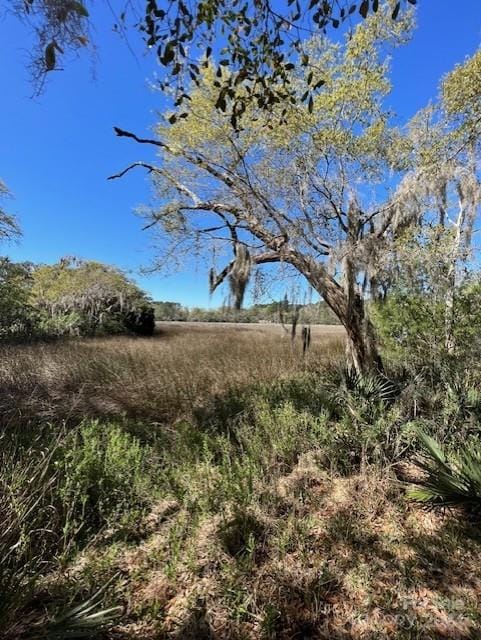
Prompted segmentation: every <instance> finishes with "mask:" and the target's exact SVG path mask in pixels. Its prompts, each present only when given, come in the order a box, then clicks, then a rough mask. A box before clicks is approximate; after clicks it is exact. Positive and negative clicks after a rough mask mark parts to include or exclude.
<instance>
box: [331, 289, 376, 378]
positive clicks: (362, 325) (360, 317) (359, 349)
mask: <svg viewBox="0 0 481 640" xmlns="http://www.w3.org/2000/svg"><path fill="white" fill-rule="evenodd" d="M341 321H342V323H343V325H344V327H345V329H346V334H347V337H346V359H347V366H348V368H349V369H353V370H354V371H356V372H357V373H363V372H366V371H373V370H377V371H382V369H383V365H382V360H381V356H380V354H379V350H378V347H377V341H376V337H375V334H374V327H373V326H372V323H371V321H370V319H369V317H368V315H367V313H366V308H365V303H364V300H363V299H362V298H361V297H360V296H358V298H357V300H356V303H355V308H354V309H352V310H351V312H350V314H349V317H346V318H341Z"/></svg>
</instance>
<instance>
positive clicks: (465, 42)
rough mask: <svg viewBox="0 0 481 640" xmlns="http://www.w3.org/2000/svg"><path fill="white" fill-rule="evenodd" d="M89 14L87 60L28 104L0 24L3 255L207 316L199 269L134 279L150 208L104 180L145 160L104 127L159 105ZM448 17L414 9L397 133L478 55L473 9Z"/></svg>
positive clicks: (104, 14) (13, 42) (397, 64)
mask: <svg viewBox="0 0 481 640" xmlns="http://www.w3.org/2000/svg"><path fill="white" fill-rule="evenodd" d="M93 4H94V5H96V9H95V12H94V13H93V14H92V17H93V21H94V23H95V25H96V28H95V32H94V34H93V36H94V40H95V43H96V45H97V55H96V57H95V59H92V58H91V57H89V56H82V57H81V58H79V59H74V60H72V61H71V62H70V63H69V64H68V65H67V66H66V70H65V71H63V72H58V73H55V74H51V77H50V79H49V82H48V84H47V87H46V90H45V91H44V93H43V94H42V95H41V96H40V97H38V98H34V99H32V98H31V94H32V86H31V84H30V80H29V76H28V71H27V69H26V63H27V62H28V47H29V45H30V42H29V36H28V32H27V31H26V30H25V28H24V27H23V25H21V24H20V23H18V22H17V21H16V20H15V19H14V18H13V17H8V16H7V17H5V18H3V19H0V60H1V63H0V86H1V87H3V89H2V96H1V99H0V177H1V178H2V179H3V180H4V181H5V182H6V184H7V185H8V187H9V188H10V189H11V191H12V193H13V194H14V196H15V197H14V199H13V200H12V201H10V202H9V203H8V209H9V210H10V211H12V212H14V213H16V214H17V215H18V217H19V219H20V222H21V226H22V229H23V237H22V239H21V240H20V242H19V243H18V244H10V245H6V246H4V247H3V248H2V249H1V253H3V254H6V255H9V256H10V257H11V258H12V259H13V260H32V261H34V262H55V261H57V260H58V259H59V258H60V257H62V256H65V255H75V256H78V257H82V258H86V259H95V260H100V261H104V262H107V263H110V264H116V265H118V266H120V267H122V268H123V269H126V270H127V271H129V273H130V275H131V276H133V277H134V278H135V279H136V280H137V281H138V282H139V284H140V285H141V286H142V287H143V288H144V289H145V290H146V291H147V292H148V293H149V294H151V295H152V296H153V297H154V298H155V299H158V300H175V301H178V302H181V303H182V304H185V305H189V306H193V305H201V306H209V305H211V306H215V305H216V304H218V303H219V301H220V300H221V299H222V296H220V295H219V296H217V297H216V298H214V299H213V300H209V295H208V286H207V277H206V274H205V273H204V272H203V268H202V267H201V266H200V265H199V269H197V270H196V269H194V268H192V265H189V268H188V269H186V270H185V271H184V272H182V273H177V274H175V275H171V276H168V277H165V276H163V275H162V274H155V275H152V276H142V275H140V274H139V270H140V268H141V267H142V266H146V265H148V264H149V262H150V260H151V258H152V255H153V249H152V246H151V245H152V239H151V236H149V234H148V233H146V232H143V231H142V230H141V227H142V221H141V220H140V219H139V218H138V217H136V216H135V215H134V213H133V210H134V209H135V207H137V206H138V205H141V204H142V203H145V202H148V201H149V198H150V186H149V182H148V179H147V178H146V177H145V176H144V175H143V174H142V173H141V172H139V173H137V174H135V175H134V173H133V172H132V173H131V174H130V175H128V176H126V177H125V178H124V179H123V180H117V181H112V182H108V181H107V180H106V177H107V176H108V175H110V174H111V173H114V172H116V171H117V170H119V169H121V168H122V167H124V166H125V165H127V164H129V163H130V162H132V161H135V160H140V159H149V154H150V158H152V157H153V156H152V152H151V151H150V150H149V149H148V148H145V147H140V148H139V147H138V146H136V145H135V144H134V143H130V142H129V141H127V140H120V139H118V138H116V137H115V136H114V135H113V132H112V127H113V126H114V125H117V126H120V127H122V128H125V129H129V130H135V131H136V132H138V133H139V134H141V135H143V134H146V133H148V132H149V128H151V127H152V125H153V124H154V123H155V121H156V115H155V112H156V110H157V111H158V110H162V106H163V105H162V99H161V96H160V94H159V93H157V92H153V91H152V90H151V89H149V86H148V85H149V80H151V79H152V78H153V75H154V73H155V70H156V64H155V60H154V58H153V56H149V55H144V54H143V52H142V47H141V46H139V39H138V37H137V35H136V34H134V33H133V34H132V35H131V44H132V45H133V47H134V49H135V50H136V52H137V55H136V56H134V55H132V53H131V52H130V51H129V49H128V47H127V46H126V45H125V43H124V42H123V41H122V40H121V39H120V38H119V36H118V35H117V34H115V33H114V32H113V31H112V24H113V22H114V20H113V18H112V15H111V13H110V12H109V11H108V9H107V4H106V3H103V2H96V3H93ZM114 5H115V3H114ZM452 7H453V3H448V2H447V1H445V2H440V1H439V0H419V2H418V19H417V22H418V28H417V29H416V31H415V33H414V37H413V40H412V42H411V43H410V44H408V45H407V46H406V47H403V48H402V49H399V50H397V51H396V52H395V55H394V58H393V62H392V67H393V74H392V80H393V92H392V95H391V97H390V99H389V103H390V105H391V106H392V107H393V109H394V110H395V111H396V113H397V114H398V116H399V120H400V122H403V121H405V120H406V119H407V118H409V117H410V116H411V115H413V114H414V113H415V112H416V111H417V110H418V109H419V108H421V107H422V106H424V105H425V104H426V103H427V102H428V101H429V100H430V99H432V98H435V97H436V94H437V87H438V82H439V79H440V77H441V76H442V75H443V74H444V73H446V72H447V71H449V70H450V69H451V68H452V67H453V66H454V64H456V63H457V62H462V61H463V60H464V58H465V56H467V55H470V54H472V53H473V52H474V51H475V50H476V48H477V47H478V46H479V44H480V40H481V2H479V1H478V0H458V2H456V9H455V10H453V9H452Z"/></svg>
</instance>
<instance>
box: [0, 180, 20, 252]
mask: <svg viewBox="0 0 481 640" xmlns="http://www.w3.org/2000/svg"><path fill="white" fill-rule="evenodd" d="M10 195H11V194H10V191H9V190H8V188H7V186H6V184H5V183H4V182H3V181H2V180H0V201H2V200H4V199H5V198H8V197H10ZM20 235H21V231H20V227H19V225H18V222H17V220H16V219H15V217H14V216H13V215H12V214H10V213H8V212H7V211H5V209H4V208H3V207H2V206H1V205H0V239H1V240H10V239H15V238H18V237H19V236H20Z"/></svg>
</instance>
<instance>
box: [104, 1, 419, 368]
mask: <svg viewBox="0 0 481 640" xmlns="http://www.w3.org/2000/svg"><path fill="white" fill-rule="evenodd" d="M411 25H412V20H411V16H410V14H405V16H404V17H403V18H402V19H400V20H399V21H396V22H393V21H392V20H391V17H390V15H389V12H388V11H387V9H386V7H384V8H383V9H382V10H380V11H379V12H378V13H377V14H375V15H372V16H370V17H369V18H368V19H367V20H366V21H365V22H363V23H362V24H360V25H358V27H357V28H356V29H355V30H354V33H353V34H352V36H350V37H348V36H347V35H346V37H345V38H344V39H343V40H342V42H341V43H337V42H330V41H328V40H326V39H322V38H316V37H314V38H313V39H312V40H311V41H309V43H308V44H307V45H306V46H307V47H308V49H309V51H310V53H311V56H312V60H313V61H315V63H316V65H317V66H318V67H320V68H322V69H323V70H324V76H325V79H326V80H325V86H324V88H323V91H322V92H321V93H320V94H319V95H318V96H316V98H315V99H314V100H313V102H312V109H310V110H309V111H308V112H307V113H304V112H302V111H299V110H298V109H297V108H296V106H295V105H290V104H289V105H287V109H286V114H285V120H286V122H285V125H284V126H283V127H278V128H277V129H275V130H272V131H271V130H268V129H267V128H266V126H265V125H266V124H267V121H266V118H267V116H266V114H265V113H262V111H261V112H259V111H260V110H259V109H258V108H255V107H251V108H250V109H249V110H247V111H246V113H245V122H244V123H243V124H244V126H243V128H242V130H241V131H239V132H238V135H236V136H232V134H231V131H230V126H231V125H230V123H229V119H228V118H227V117H226V116H225V115H224V114H221V113H219V112H218V110H217V108H216V105H215V95H216V85H215V82H216V80H215V73H214V70H213V68H212V67H211V66H209V65H207V68H206V69H205V70H204V71H203V74H202V82H201V83H199V87H198V88H196V90H195V91H194V92H193V93H192V95H191V100H190V101H189V106H188V108H187V112H186V117H185V118H182V119H181V120H179V121H178V122H175V123H173V124H172V123H171V124H170V125H169V123H168V114H166V117H165V118H164V119H163V121H162V122H161V123H160V125H159V127H158V130H157V134H158V138H156V139H143V138H139V137H138V136H136V135H135V134H133V133H130V132H128V131H124V130H122V129H119V128H116V129H115V130H116V133H117V135H119V136H123V137H129V138H132V139H134V140H137V141H138V142H141V143H150V144H152V145H154V146H157V147H158V149H159V152H160V154H161V156H162V162H161V167H155V166H152V165H147V164H146V163H134V164H133V165H131V167H129V168H127V169H126V170H124V171H123V172H121V173H120V174H117V175H116V176H112V177H120V176H121V175H124V174H125V172H126V171H128V170H129V169H131V168H134V167H138V166H142V167H147V168H148V169H149V170H150V172H151V175H152V176H153V179H154V183H155V186H156V188H157V190H158V194H159V200H160V204H159V208H158V209H154V210H150V211H147V212H146V216H147V218H148V220H149V222H148V226H149V227H152V226H154V225H156V226H157V227H158V229H159V231H161V232H163V236H162V245H161V246H162V250H163V252H162V253H163V255H162V258H163V260H164V263H165V265H169V266H170V265H171V264H172V261H173V254H174V251H175V257H176V259H177V258H178V257H179V255H181V254H180V252H181V250H182V249H183V250H184V251H185V252H188V254H189V255H190V254H191V252H192V251H198V249H199V246H201V247H202V250H203V251H208V250H209V249H211V250H212V252H213V253H215V254H216V255H218V254H219V253H226V252H228V251H229V250H231V251H232V259H231V261H230V262H228V263H227V264H226V265H225V266H224V267H223V268H222V269H220V270H217V267H216V266H214V267H213V269H212V270H211V274H210V288H211V291H213V290H215V289H216V288H217V287H218V286H220V285H221V284H222V283H223V282H228V283H229V285H230V289H231V297H232V299H233V300H235V302H236V306H239V302H240V298H241V297H242V295H241V294H243V292H244V291H245V289H246V283H247V280H248V278H249V277H251V276H254V275H255V273H256V272H257V270H258V268H260V267H261V266H263V265H272V264H274V265H276V264H277V265H278V271H277V273H279V271H281V272H283V273H284V275H288V274H289V275H290V274H296V273H297V274H298V275H299V276H300V277H304V278H306V279H307V280H308V282H309V284H310V285H311V286H312V287H313V289H314V290H315V291H316V292H317V293H318V294H319V295H320V296H321V297H322V298H323V300H324V301H325V302H326V304H327V305H328V306H329V307H330V308H331V309H332V311H333V312H334V314H335V315H336V316H337V318H338V319H339V321H340V322H341V323H343V324H344V325H345V326H346V328H347V329H348V332H347V333H348V347H349V354H350V357H351V360H352V362H351V364H352V366H354V367H355V368H356V369H358V370H361V369H363V368H370V367H373V366H379V357H378V353H377V346H376V343H375V340H374V335H373V332H372V327H371V325H370V322H369V318H368V317H367V315H366V310H365V305H364V298H365V296H366V295H367V290H368V289H369V286H370V285H371V281H372V280H374V275H375V274H374V273H372V272H373V270H375V265H376V261H377V257H378V251H379V250H380V249H382V248H383V246H384V244H385V242H388V241H389V238H390V237H391V235H392V233H395V232H396V231H397V229H398V223H399V216H398V215H396V211H397V208H398V198H397V197H396V198H395V199H393V201H391V200H390V198H389V197H388V198H387V201H386V200H385V199H383V198H382V197H381V200H383V201H382V202H373V200H372V198H371V197H370V196H369V197H368V196H367V193H369V194H371V193H372V192H374V191H376V188H377V187H376V185H378V184H380V183H382V182H383V181H384V182H386V181H388V180H389V181H390V182H392V181H393V172H394V175H395V176H396V177H398V176H399V174H400V172H401V171H405V164H406V162H407V161H408V160H407V159H406V158H407V153H406V151H405V150H403V149H405V147H406V145H407V146H408V147H409V141H407V140H406V139H405V136H403V135H402V133H401V132H400V131H399V130H398V129H397V128H396V127H394V126H391V124H390V122H389V117H390V112H389V110H388V109H387V107H386V105H385V97H386V96H387V95H388V93H389V91H390V82H389V77H388V73H389V66H388V61H387V59H386V51H387V49H390V48H392V47H395V46H397V45H400V44H402V43H404V42H406V40H407V39H408V38H409V34H410V29H411ZM224 73H225V74H226V76H228V75H229V74H230V73H232V71H231V70H230V69H229V67H227V66H226V69H225V71H224ZM290 81H291V82H292V84H293V85H295V86H296V87H298V89H299V91H304V92H305V91H306V90H307V89H308V86H309V73H308V72H307V71H306V70H305V69H303V68H302V67H301V68H300V69H292V70H291V72H290ZM283 107H284V105H279V107H278V108H279V110H282V108H283ZM401 160H404V167H403V166H402V162H401ZM388 176H389V178H388ZM378 191H379V189H378ZM199 210H201V211H204V212H205V214H204V215H203V216H202V217H201V216H199V215H198V212H199ZM414 215H415V214H414V212H412V218H414ZM412 218H410V220H412ZM403 223H404V221H403ZM214 231H215V234H214ZM199 239H202V240H201V243H200V242H199ZM169 240H170V242H171V244H169V243H168V241H169ZM166 244H167V246H166ZM162 258H161V260H159V263H160V264H162ZM363 279H364V280H366V282H367V290H366V287H364V289H362V290H360V288H359V286H358V283H360V282H362V280H363Z"/></svg>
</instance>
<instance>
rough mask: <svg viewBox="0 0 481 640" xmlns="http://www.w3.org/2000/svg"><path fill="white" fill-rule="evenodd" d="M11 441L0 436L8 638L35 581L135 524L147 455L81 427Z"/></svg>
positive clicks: (131, 442) (95, 426)
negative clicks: (109, 533)
mask: <svg viewBox="0 0 481 640" xmlns="http://www.w3.org/2000/svg"><path fill="white" fill-rule="evenodd" d="M24 435H25V434H24ZM17 442H18V438H17V436H16V434H13V437H12V436H11V435H9V434H4V437H3V442H2V449H1V450H0V629H2V631H5V634H6V635H9V637H12V638H17V637H20V636H21V633H22V631H23V625H24V622H23V620H22V613H21V612H22V611H23V610H24V608H25V607H26V606H27V605H28V604H29V601H30V600H31V598H32V596H33V595H34V592H35V588H36V585H37V584H38V581H39V580H40V579H41V578H42V577H43V576H44V575H46V574H47V573H49V572H50V571H52V570H53V569H55V568H56V566H57V565H58V563H59V562H60V561H61V559H62V558H65V557H66V555H69V556H71V555H72V553H73V552H74V551H76V550H78V549H81V548H82V547H83V546H84V545H85V544H87V543H88V542H89V541H90V540H91V539H92V537H93V536H95V535H96V534H98V533H99V531H101V530H102V529H103V528H105V527H106V526H110V527H113V528H114V529H117V530H118V529H121V528H122V527H126V526H128V525H131V524H132V523H134V522H137V518H138V517H139V515H140V514H141V513H142V512H143V510H144V509H145V508H146V507H147V504H148V499H147V495H148V489H149V482H150V480H151V478H152V471H151V470H152V466H151V464H148V460H147V456H148V455H149V450H148V449H147V448H145V447H143V446H142V445H141V443H140V442H139V440H138V439H137V438H135V437H133V436H131V435H130V434H128V433H125V432H124V431H123V430H122V429H121V428H120V427H119V426H118V425H113V424H106V425H102V424H101V423H99V422H85V423H84V424H82V425H80V426H79V428H78V429H77V430H75V431H73V432H71V433H68V434H62V435H60V436H57V437H56V438H52V437H51V436H50V435H49V432H48V431H44V432H42V434H41V435H39V436H38V437H37V439H36V440H35V441H34V442H33V443H32V444H31V445H30V446H28V447H24V446H20V445H18V444H17ZM152 493H153V489H152V487H150V496H152ZM96 606H97V605H96ZM80 611H81V609H79V612H80ZM79 612H77V613H79ZM82 613H85V611H83V610H82ZM87 613H88V612H87ZM39 615H44V612H42V614H40V613H39ZM74 618H75V619H74ZM74 618H72V620H70V621H69V624H70V623H72V624H73V623H74V622H75V624H81V623H82V620H79V619H77V618H78V616H74ZM98 621H99V622H102V621H104V620H103V618H102V616H100V615H99V617H98ZM30 622H31V621H30Z"/></svg>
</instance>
